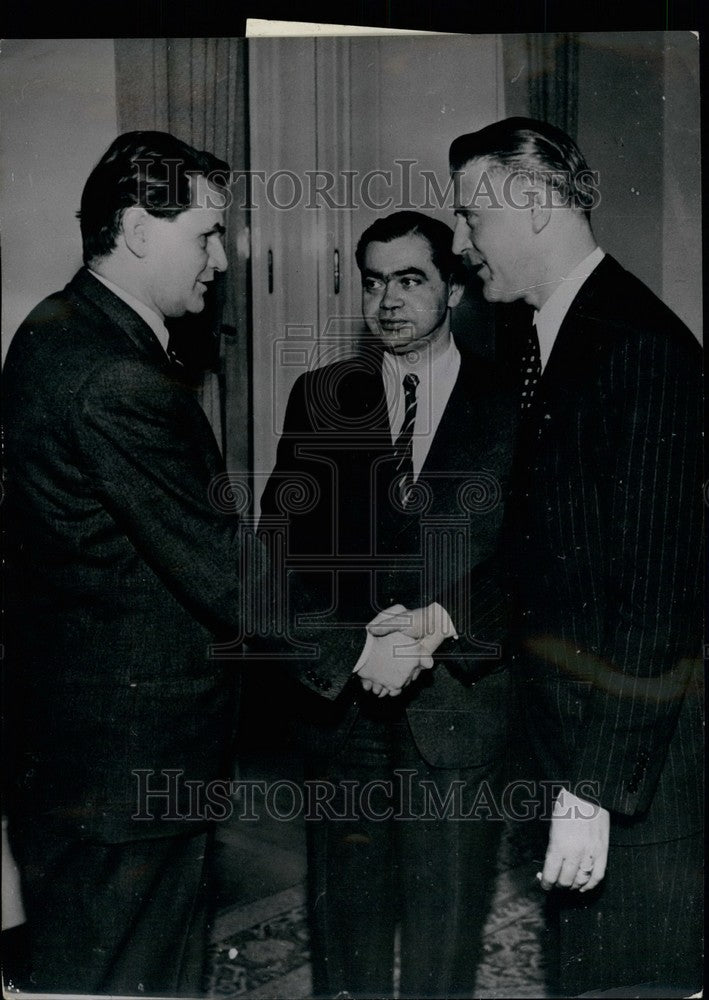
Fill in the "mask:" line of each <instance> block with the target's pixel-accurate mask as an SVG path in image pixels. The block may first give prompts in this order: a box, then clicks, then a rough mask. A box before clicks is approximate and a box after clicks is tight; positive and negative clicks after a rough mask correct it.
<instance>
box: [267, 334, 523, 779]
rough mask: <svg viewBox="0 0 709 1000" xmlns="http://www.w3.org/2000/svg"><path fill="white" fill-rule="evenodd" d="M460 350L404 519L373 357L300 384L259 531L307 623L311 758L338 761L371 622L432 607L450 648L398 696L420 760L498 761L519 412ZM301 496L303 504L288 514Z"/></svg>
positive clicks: (301, 704)
mask: <svg viewBox="0 0 709 1000" xmlns="http://www.w3.org/2000/svg"><path fill="white" fill-rule="evenodd" d="M460 349H461V367H460V372H459V374H458V377H457V380H456V383H455V385H454V387H453V391H452V393H451V396H450V398H449V400H448V403H447V405H446V409H445V411H444V413H443V416H442V418H441V422H440V424H439V426H438V430H437V432H436V434H435V436H434V438H433V441H432V442H431V446H430V449H429V452H428V455H427V458H426V461H425V463H424V466H423V468H422V470H421V473H420V475H419V478H418V480H417V493H418V495H419V497H420V498H421V500H422V503H421V505H420V506H418V505H417V506H416V509H414V510H412V511H411V512H403V511H401V510H400V509H398V508H397V505H396V504H395V503H394V502H393V501H392V498H391V495H390V490H389V487H390V484H391V482H392V480H393V476H394V466H395V458H394V451H393V447H392V440H391V430H390V426H389V416H388V410H387V402H386V396H385V392H384V383H383V379H382V370H381V352H380V350H379V348H376V349H374V350H371V349H370V350H369V351H368V352H363V353H362V354H361V355H360V356H358V357H356V358H353V359H350V360H347V361H341V362H336V363H335V364H332V365H328V366H326V367H324V368H320V369H317V370H315V371H312V372H308V373H306V374H305V375H303V376H301V377H300V379H299V380H298V381H297V382H296V384H295V386H294V387H293V390H292V392H291V395H290V398H289V401H288V409H287V412H286V417H285V421H284V428H283V434H282V436H281V440H280V442H279V447H278V454H277V460H276V465H275V468H274V470H273V473H272V475H271V477H270V479H269V482H268V484H267V488H266V490H265V491H264V496H263V499H262V503H261V511H262V520H261V525H262V527H263V528H264V530H268V528H269V526H271V527H272V528H273V527H278V526H281V527H283V528H284V530H285V538H286V542H287V548H286V555H285V559H286V564H287V565H288V564H290V567H291V568H292V570H293V574H292V582H291V586H290V587H289V593H290V606H291V608H292V609H293V610H294V614H296V615H302V616H305V618H306V619H309V620H310V621H311V622H312V623H313V624H312V625H311V626H310V627H309V628H301V629H299V630H298V631H297V635H298V637H299V638H300V639H303V638H305V639H308V638H309V640H310V649H311V653H310V654H309V655H308V656H304V658H303V661H302V663H300V664H299V665H298V666H299V670H298V673H299V677H300V679H301V680H302V682H303V685H302V686H301V685H299V687H298V689H296V690H295V691H294V692H293V699H292V702H293V704H292V708H293V714H294V715H295V717H296V718H297V719H298V722H299V729H300V733H301V736H303V737H304V741H305V743H306V745H307V747H308V749H309V750H310V751H311V752H312V753H316V754H321V755H323V756H328V755H329V754H331V753H333V752H335V750H336V749H337V748H338V747H339V746H340V745H341V744H342V742H343V741H344V739H345V737H346V736H347V733H348V732H349V729H350V727H351V725H352V723H353V722H354V720H355V718H356V717H357V713H358V710H359V709H358V701H357V697H358V694H361V686H360V684H359V682H358V681H357V680H354V679H353V678H352V669H353V667H354V665H355V663H356V661H357V658H358V656H359V654H360V652H361V651H362V648H363V646H364V640H365V636H366V632H365V629H364V626H365V625H366V624H367V622H369V621H371V619H372V618H373V617H374V615H375V614H376V613H377V612H378V611H379V610H381V609H382V608H386V607H389V606H391V605H392V604H394V603H397V602H398V603H402V604H404V605H405V606H406V607H410V608H414V607H421V606H425V605H427V604H429V603H430V602H431V601H434V600H437V601H439V603H441V604H442V605H443V606H444V607H446V608H447V609H448V611H449V612H450V614H451V616H452V618H453V620H454V622H455V624H456V628H457V631H458V633H459V639H458V640H454V639H452V638H451V639H447V640H445V642H444V643H443V644H442V645H441V647H440V648H439V651H438V653H437V656H436V661H437V662H436V666H435V668H434V670H433V671H430V672H428V671H427V672H425V673H424V674H423V675H422V676H421V678H420V679H419V680H418V681H417V683H416V684H415V685H412V687H411V688H409V689H408V690H407V692H405V693H404V694H403V695H402V696H401V699H402V701H403V702H404V703H405V704H406V710H407V714H408V719H409V724H410V727H411V731H412V734H413V737H414V740H415V741H416V744H417V746H418V749H419V752H420V753H421V754H422V756H423V757H424V759H426V760H427V761H428V762H429V763H430V764H433V765H434V766H439V767H463V766H475V765H478V764H484V763H487V762H489V761H494V760H495V759H496V758H498V757H499V755H500V753H501V752H502V748H503V747H504V745H505V742H506V739H507V733H508V714H509V703H510V677H509V671H508V670H507V669H505V664H503V663H502V661H501V659H500V643H501V640H502V639H503V638H504V637H505V635H506V627H507V614H506V604H505V602H504V601H503V595H502V585H501V572H500V570H501V566H500V563H499V554H498V544H499V535H500V528H501V525H502V519H503V510H504V497H505V495H506V491H507V487H508V483H509V472H510V466H511V461H512V447H513V434H514V403H513V400H512V398H511V396H510V394H509V393H508V392H507V391H506V390H503V389H502V388H501V387H500V385H499V384H498V380H497V378H496V377H495V374H494V372H493V371H492V369H491V367H490V365H489V363H488V362H486V361H485V360H484V359H482V358H479V357H476V356H474V355H472V354H471V353H470V352H469V351H467V350H466V349H465V348H464V345H460ZM433 389H434V391H435V387H433ZM299 489H301V490H302V491H303V494H304V496H303V497H301V498H300V501H298V502H296V503H293V504H291V505H290V508H289V504H288V499H289V496H290V497H293V496H294V495H295V493H297V492H298V490H299ZM307 493H310V494H311V495H310V498H309V499H306V498H305V494H307ZM304 586H305V588H306V590H304ZM318 621H320V622H321V623H322V624H320V625H319V626H318V625H317V622H318ZM343 637H345V638H343ZM345 642H348V643H349V655H343V654H344V650H345ZM304 688H305V689H307V688H310V690H311V691H312V692H315V693H316V694H317V695H318V697H316V698H313V697H312V695H310V694H309V693H307V691H305V690H304ZM323 696H324V697H323ZM365 697H372V696H370V695H366V696H365Z"/></svg>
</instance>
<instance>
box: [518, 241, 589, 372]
mask: <svg viewBox="0 0 709 1000" xmlns="http://www.w3.org/2000/svg"><path fill="white" fill-rule="evenodd" d="M604 257H605V252H604V251H603V250H601V248H600V247H596V249H595V250H592V251H591V253H590V254H589V255H588V256H587V257H584V259H583V260H582V261H581V263H580V264H578V265H577V266H576V267H575V268H574V269H573V271H572V272H571V273H570V274H567V275H566V277H565V278H564V279H563V281H562V282H561V284H560V285H559V287H558V288H557V289H555V291H554V292H553V293H552V294H551V295H550V296H549V298H548V299H547V300H546V302H545V303H544V305H543V306H542V308H541V309H539V310H535V312H534V319H533V322H534V324H535V326H536V328H537V335H538V337H539V354H540V357H541V361H542V370H543V369H544V367H545V365H546V363H547V361H548V360H549V355H550V354H551V351H552V348H553V346H554V341H555V340H556V337H557V334H558V333H559V330H560V328H561V324H562V323H563V322H564V318H565V316H566V314H567V312H568V311H569V308H570V307H571V303H572V302H573V301H574V299H575V298H576V295H577V294H578V291H579V289H580V288H581V285H582V284H583V283H584V281H585V280H586V278H588V276H589V275H590V274H591V273H592V272H593V271H595V269H596V268H597V267H598V265H599V264H600V263H601V261H602V260H603V258H604Z"/></svg>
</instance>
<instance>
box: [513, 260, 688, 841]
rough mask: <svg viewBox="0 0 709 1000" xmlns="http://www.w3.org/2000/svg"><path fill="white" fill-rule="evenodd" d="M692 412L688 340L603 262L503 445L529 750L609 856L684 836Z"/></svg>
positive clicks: (649, 297)
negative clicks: (584, 801)
mask: <svg viewBox="0 0 709 1000" xmlns="http://www.w3.org/2000/svg"><path fill="white" fill-rule="evenodd" d="M701 398H702V393H701V351H700V348H699V345H698V344H697V342H696V340H695V339H694V337H693V336H692V335H691V333H690V332H689V330H687V328H686V327H685V326H684V325H683V324H682V323H681V322H680V320H679V319H678V318H677V317H676V316H675V315H674V314H673V313H672V312H671V311H670V310H669V309H668V308H667V307H666V306H665V305H664V304H663V303H662V302H661V301H660V300H659V299H658V298H657V297H656V296H655V295H653V294H652V292H650V290H649V289H648V288H646V287H645V286H644V285H643V284H642V283H641V282H640V281H639V280H637V279H636V278H635V277H633V276H632V275H631V274H629V273H628V272H627V271H625V270H623V269H622V268H621V267H620V266H619V264H618V263H617V262H616V261H615V260H613V259H612V258H611V257H608V256H606V257H605V258H604V259H603V261H602V262H601V263H600V265H599V266H598V267H597V268H596V270H595V271H594V272H593V273H592V275H591V276H590V277H589V278H588V279H587V281H586V282H585V283H584V285H583V286H582V288H581V289H580V291H579V293H578V295H577V296H576V298H575V300H574V301H573V303H572V305H571V307H570V309H569V311H568V313H567V315H566V317H565V319H564V321H563V323H562V326H561V328H560V330H559V334H558V337H557V340H556V342H555V344H554V348H553V350H552V353H551V356H550V358H549V362H548V364H547V367H546V368H545V370H544V373H543V376H542V378H541V381H540V383H539V386H538V390H537V393H536V395H535V399H534V404H533V412H532V417H531V419H530V421H529V423H528V424H527V425H526V427H525V429H524V430H523V431H522V432H521V433H522V438H521V441H520V447H519V460H518V462H517V470H516V473H515V486H514V501H513V503H512V505H511V508H510V509H511V511H512V513H511V517H510V521H509V526H510V529H511V530H510V533H509V536H508V537H509V538H510V540H511V541H512V543H513V548H514V551H513V554H512V560H513V565H514V568H515V574H514V575H515V578H516V584H517V623H518V624H517V640H518V648H519V653H518V655H517V659H516V664H517V676H518V678H519V681H520V683H521V685H522V691H523V704H524V705H525V706H526V709H527V718H528V722H529V728H530V734H531V738H532V740H533V742H534V744H535V746H536V749H537V751H538V754H539V756H540V759H541V761H542V763H543V766H544V769H545V775H546V777H547V778H553V779H555V780H564V781H569V782H570V783H571V786H572V789H573V788H574V787H576V789H577V792H578V794H580V795H583V794H584V790H583V788H581V786H579V784H578V783H579V782H589V783H590V784H589V786H588V787H587V789H586V793H587V794H591V795H593V792H594V789H595V790H596V793H597V794H598V796H599V798H600V802H601V804H602V805H603V806H604V807H606V808H607V809H609V810H610V811H611V815H612V817H613V823H612V833H611V837H612V840H614V841H615V842H617V843H643V842H646V843H650V842H654V841H661V840H667V839H672V838H676V837H680V836H682V835H684V834H687V833H690V832H693V831H694V830H696V829H697V828H698V826H699V824H700V823H701V816H702V808H701V799H700V786H701V782H700V774H701V711H700V691H699V682H698V680H697V667H698V660H697V659H696V658H697V657H698V656H699V655H700V647H701V605H700V593H701V588H700V569H701V550H702V549H701V530H702V499H701V427H702V423H701Z"/></svg>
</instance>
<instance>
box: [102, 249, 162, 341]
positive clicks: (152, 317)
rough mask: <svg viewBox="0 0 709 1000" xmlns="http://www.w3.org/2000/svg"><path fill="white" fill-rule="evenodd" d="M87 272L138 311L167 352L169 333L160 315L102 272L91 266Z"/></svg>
mask: <svg viewBox="0 0 709 1000" xmlns="http://www.w3.org/2000/svg"><path fill="white" fill-rule="evenodd" d="M89 273H90V274H92V275H93V276H94V278H97V279H98V280H99V281H100V282H101V284H102V285H105V286H106V288H107V289H108V290H109V291H110V292H113V294H114V295H117V296H118V298H119V299H122V300H123V301H124V302H125V304H126V305H127V306H130V308H131V309H132V310H133V311H134V312H137V313H138V315H139V316H140V318H141V319H142V320H144V321H145V322H146V323H147V324H148V326H149V327H150V329H151V330H152V331H153V333H154V334H155V336H156V337H157V338H158V340H159V341H160V346H161V347H162V349H163V351H165V353H167V344H168V340H169V339H170V333H169V330H168V329H167V327H166V326H165V323H164V322H163V320H162V317H161V316H159V315H158V314H157V313H156V312H155V310H154V309H151V308H150V306H146V304H145V303H144V302H141V301H140V299H136V297H135V296H134V295H131V294H130V292H127V291H126V290H125V288H121V287H120V285H116V284H114V282H113V281H109V279H108V278H104V276H103V275H102V274H97V273H96V271H92V270H91V268H89Z"/></svg>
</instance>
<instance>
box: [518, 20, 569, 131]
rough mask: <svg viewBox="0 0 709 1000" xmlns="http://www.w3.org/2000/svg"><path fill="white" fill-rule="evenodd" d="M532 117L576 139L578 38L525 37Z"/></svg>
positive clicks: (536, 35) (555, 36)
mask: <svg viewBox="0 0 709 1000" xmlns="http://www.w3.org/2000/svg"><path fill="white" fill-rule="evenodd" d="M525 43H526V48H527V65H528V67H529V114H530V117H532V118H539V119H541V120H542V121H547V122H550V123H551V124H552V125H556V126H557V128H560V129H562V130H563V131H564V132H566V133H567V134H568V135H570V136H571V138H572V139H574V140H575V139H576V130H577V125H578V39H577V37H576V35H575V34H569V33H561V34H554V33H548V34H538V33H533V34H529V35H527V36H526V40H525Z"/></svg>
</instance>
